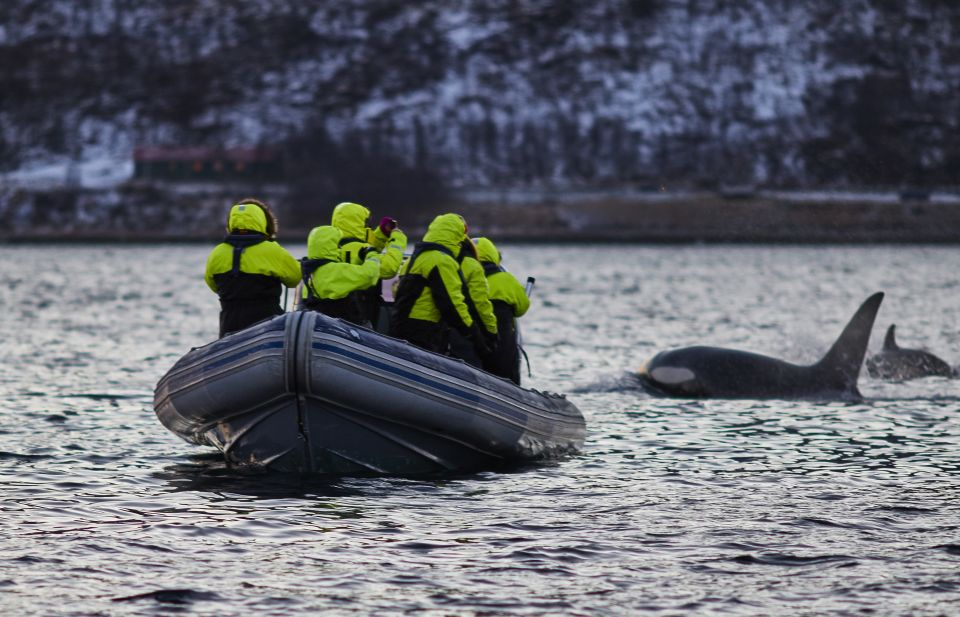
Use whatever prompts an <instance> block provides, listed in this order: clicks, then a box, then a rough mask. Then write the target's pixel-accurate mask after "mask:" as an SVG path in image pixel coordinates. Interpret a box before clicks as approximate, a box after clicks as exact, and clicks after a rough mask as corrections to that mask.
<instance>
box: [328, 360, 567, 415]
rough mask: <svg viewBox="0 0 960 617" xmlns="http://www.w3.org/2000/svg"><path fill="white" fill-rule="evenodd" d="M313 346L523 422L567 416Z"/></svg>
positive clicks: (381, 363) (466, 385)
mask: <svg viewBox="0 0 960 617" xmlns="http://www.w3.org/2000/svg"><path fill="white" fill-rule="evenodd" d="M313 348H314V349H318V350H320V351H324V352H327V353H332V354H336V355H339V356H344V357H346V358H349V359H352V360H355V361H357V362H360V363H362V364H364V365H367V366H372V367H375V368H377V369H379V370H380V371H385V372H388V373H392V374H394V375H396V376H398V377H400V378H402V379H404V380H405V381H407V382H412V383H415V384H420V385H422V386H427V387H431V388H433V389H435V390H438V391H439V392H441V393H445V394H447V395H452V396H455V397H457V398H459V399H461V400H463V401H468V402H470V403H472V404H474V405H477V406H486V407H490V408H492V409H493V410H494V411H499V412H500V413H502V414H504V415H507V416H510V417H513V418H515V419H517V420H522V421H524V424H526V416H527V415H533V416H536V417H538V418H545V417H548V419H549V420H550V421H551V422H564V421H565V420H567V418H564V417H558V416H561V415H566V414H562V413H560V412H559V411H552V412H549V411H548V412H546V413H548V414H550V415H549V416H545V412H544V410H541V409H538V408H536V407H532V406H530V405H526V404H523V403H520V402H517V401H514V400H512V399H509V400H508V399H504V398H502V397H497V396H495V395H494V393H492V392H489V391H486V390H480V389H478V388H475V387H472V386H471V385H470V384H467V383H466V382H463V381H459V383H457V384H454V383H444V382H443V381H441V380H440V379H430V378H427V377H425V376H423V375H424V373H417V372H414V371H413V370H412V369H403V368H398V367H396V366H394V365H392V364H390V363H387V362H384V361H382V360H379V359H375V358H371V357H369V356H368V355H364V354H362V353H358V352H351V351H347V350H344V349H342V346H338V345H331V344H324V343H317V342H314V343H313ZM343 364H347V365H348V366H353V367H355V368H358V369H362V368H363V367H361V366H357V365H354V364H350V363H343ZM418 368H420V367H418ZM366 372H367V373H369V374H371V375H377V373H375V372H373V371H369V370H367V371H366ZM441 398H443V399H444V400H455V399H450V398H449V397H443V396H441ZM568 418H569V421H567V422H565V423H569V424H571V425H574V426H579V425H580V424H581V423H582V420H580V418H578V417H574V416H572V415H571V416H568Z"/></svg>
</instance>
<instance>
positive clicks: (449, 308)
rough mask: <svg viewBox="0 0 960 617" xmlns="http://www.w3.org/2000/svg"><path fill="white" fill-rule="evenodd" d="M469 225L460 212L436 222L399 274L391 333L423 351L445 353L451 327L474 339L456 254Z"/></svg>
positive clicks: (441, 216) (445, 216)
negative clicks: (448, 331) (447, 335)
mask: <svg viewBox="0 0 960 617" xmlns="http://www.w3.org/2000/svg"><path fill="white" fill-rule="evenodd" d="M466 237H467V227H466V224H465V223H464V221H463V218H461V217H460V216H459V215H457V214H441V215H440V216H438V217H436V218H435V219H433V222H431V223H430V226H429V227H428V228H427V233H426V234H424V236H423V241H422V242H418V243H417V246H416V248H415V249H414V251H413V255H411V256H410V259H408V260H407V261H406V263H405V264H404V266H403V268H402V269H401V272H400V283H399V284H398V285H397V292H396V300H395V301H394V310H393V314H392V315H391V319H390V335H391V336H394V337H396V338H402V339H405V340H407V341H409V342H411V343H413V344H414V345H417V346H418V347H423V348H424V349H428V350H430V351H435V352H438V353H445V352H446V345H447V341H446V333H447V330H448V329H451V328H452V329H454V330H456V331H458V332H459V333H460V334H461V335H462V336H465V337H468V338H471V339H472V340H476V339H474V338H473V337H474V328H475V324H474V321H473V317H471V316H470V309H468V308H467V303H466V299H465V298H464V295H463V285H464V281H463V276H462V275H461V274H460V264H458V263H457V255H458V254H459V252H460V243H461V242H463V240H464V239H466Z"/></svg>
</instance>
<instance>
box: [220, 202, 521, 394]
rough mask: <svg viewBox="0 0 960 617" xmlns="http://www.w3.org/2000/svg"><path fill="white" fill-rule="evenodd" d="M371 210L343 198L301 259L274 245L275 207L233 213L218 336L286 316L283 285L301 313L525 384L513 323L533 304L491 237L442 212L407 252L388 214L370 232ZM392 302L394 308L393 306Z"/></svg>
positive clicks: (244, 206) (244, 207) (246, 206)
mask: <svg viewBox="0 0 960 617" xmlns="http://www.w3.org/2000/svg"><path fill="white" fill-rule="evenodd" d="M369 220H370V211H369V210H368V209H367V208H365V207H364V206H362V205H360V204H356V203H350V202H345V203H341V204H339V205H337V206H336V207H335V208H334V209H333V214H332V216H331V220H330V225H322V226H319V227H315V228H313V229H312V230H311V231H310V234H309V236H308V237H307V256H306V257H304V258H303V259H301V260H300V261H297V260H296V259H295V258H294V257H293V256H292V255H291V254H290V253H289V252H288V251H287V250H286V249H284V248H283V247H282V246H280V244H278V243H277V241H276V235H277V227H278V224H277V219H276V217H275V216H274V214H273V212H272V211H271V209H270V207H269V206H268V205H267V204H265V203H264V202H262V201H259V200H256V199H244V200H242V201H240V202H238V203H237V204H235V205H233V206H232V207H231V208H230V212H229V215H228V217H227V236H226V237H225V238H224V239H223V242H221V243H220V244H218V245H217V246H216V247H214V249H213V251H212V252H211V253H210V256H209V257H208V258H207V267H206V275H205V277H204V278H205V280H206V283H207V285H208V286H209V287H210V289H211V290H213V291H214V292H215V293H216V294H217V295H218V296H219V297H220V336H221V337H223V336H226V335H227V334H230V333H232V332H236V331H238V330H242V329H244V328H246V327H248V326H251V325H253V324H254V323H257V322H259V321H261V320H263V319H267V318H269V317H272V316H274V315H280V314H282V313H283V312H284V307H283V306H281V303H280V299H281V295H282V289H283V287H284V286H286V287H288V288H296V287H298V286H299V287H300V297H299V299H298V307H299V308H300V309H303V310H313V311H318V312H320V313H323V314H325V315H329V316H331V317H338V318H340V319H344V320H346V321H349V322H351V323H355V324H357V325H361V326H365V327H371V328H375V329H377V330H379V331H381V332H384V333H386V334H389V335H390V336H393V337H396V338H400V339H404V340H406V341H408V342H410V343H412V344H414V345H417V346H419V347H422V348H424V349H428V350H430V351H433V352H437V353H442V354H447V355H451V356H454V357H457V358H460V359H462V360H464V361H466V362H469V363H470V364H473V365H474V366H477V367H480V368H483V369H484V370H486V371H488V372H491V373H493V374H495V375H499V376H501V377H506V378H508V379H511V380H512V381H514V382H515V383H517V384H519V383H520V350H519V346H518V342H517V330H516V319H517V318H518V317H520V316H521V315H523V314H524V313H525V312H526V311H527V309H528V308H529V307H530V300H529V298H528V297H527V293H526V290H525V289H524V287H523V285H521V283H520V281H518V280H517V279H516V278H515V277H514V276H513V275H512V274H510V273H509V272H507V271H506V270H504V269H503V267H502V266H501V265H500V252H499V251H498V250H497V247H496V246H495V245H494V243H493V242H492V241H491V240H490V239H489V238H484V237H478V238H471V237H470V236H469V235H468V229H467V223H466V221H465V220H464V218H463V217H462V216H460V215H458V214H452V213H451V214H441V215H439V216H437V217H436V218H434V219H433V221H432V222H431V223H430V225H429V227H428V229H427V232H426V234H424V236H423V240H422V241H421V242H418V243H416V245H415V246H414V248H413V252H412V254H411V255H409V256H406V254H405V253H406V249H407V236H406V235H405V234H404V233H403V231H401V229H400V228H399V227H398V225H397V221H396V220H395V219H393V218H391V217H383V218H382V219H380V222H379V224H378V225H377V226H376V227H374V228H372V229H371V228H368V227H367V224H368V221H369ZM390 300H392V302H391V301H390Z"/></svg>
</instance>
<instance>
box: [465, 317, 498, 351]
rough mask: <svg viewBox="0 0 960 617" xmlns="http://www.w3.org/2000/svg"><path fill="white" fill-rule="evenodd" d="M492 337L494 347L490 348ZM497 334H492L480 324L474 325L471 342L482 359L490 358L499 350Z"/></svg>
mask: <svg viewBox="0 0 960 617" xmlns="http://www.w3.org/2000/svg"><path fill="white" fill-rule="evenodd" d="M490 337H493V339H494V340H493V346H492V347H491V346H490ZM496 337H497V335H496V334H490V333H489V332H487V329H486V328H484V327H483V326H481V325H479V324H476V323H475V324H473V328H472V329H471V330H470V340H471V341H472V342H473V347H474V348H475V349H476V350H477V353H478V354H480V356H481V357H486V356H489V355H490V354H492V353H493V352H494V350H495V349H496V348H497V341H496Z"/></svg>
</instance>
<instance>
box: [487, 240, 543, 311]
mask: <svg viewBox="0 0 960 617" xmlns="http://www.w3.org/2000/svg"><path fill="white" fill-rule="evenodd" d="M474 243H475V244H476V245H477V256H478V257H479V258H480V263H481V264H483V268H484V271H485V272H486V273H487V283H488V284H489V285H490V301H491V302H494V301H499V302H504V303H506V304H508V305H509V306H510V308H512V309H513V316H514V317H520V316H521V315H523V314H524V313H526V312H527V309H529V308H530V298H528V297H527V292H526V291H524V289H523V285H522V284H521V283H520V281H518V280H517V277H515V276H514V275H512V274H510V273H509V272H507V271H506V270H504V269H503V268H501V267H500V251H498V250H497V247H496V245H494V243H493V242H491V241H490V239H489V238H475V239H474Z"/></svg>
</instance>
